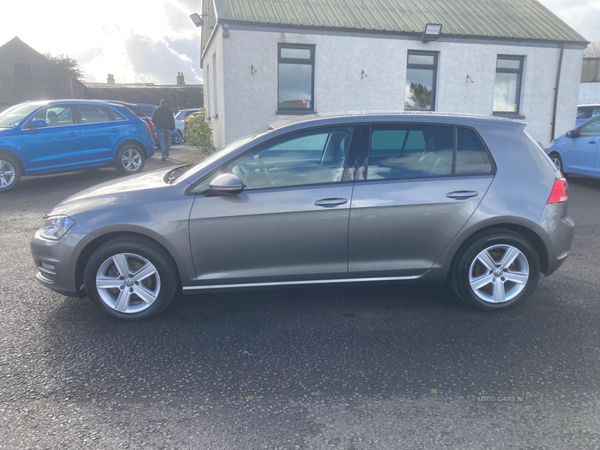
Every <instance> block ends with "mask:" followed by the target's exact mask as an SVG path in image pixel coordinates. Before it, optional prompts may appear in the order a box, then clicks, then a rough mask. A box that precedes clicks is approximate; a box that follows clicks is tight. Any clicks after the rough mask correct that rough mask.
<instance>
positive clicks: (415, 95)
mask: <svg viewBox="0 0 600 450" xmlns="http://www.w3.org/2000/svg"><path fill="white" fill-rule="evenodd" d="M410 101H411V102H412V105H411V107H412V108H411V109H420V110H427V111H428V110H430V109H431V106H432V103H433V90H430V89H427V86H423V85H422V84H421V83H418V84H417V83H410Z"/></svg>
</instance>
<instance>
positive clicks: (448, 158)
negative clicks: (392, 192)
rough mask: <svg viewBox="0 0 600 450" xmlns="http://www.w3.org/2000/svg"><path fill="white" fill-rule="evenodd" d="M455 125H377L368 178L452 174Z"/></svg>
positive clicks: (374, 131)
mask: <svg viewBox="0 0 600 450" xmlns="http://www.w3.org/2000/svg"><path fill="white" fill-rule="evenodd" d="M453 152H454V127H451V126H444V125H440V126H438V125H421V124H416V125H410V124H407V125H404V124H403V125H374V126H373V127H371V145H370V152H369V167H368V170H367V177H366V178H367V180H382V179H403V178H423V177H436V176H448V175H451V174H452V159H453Z"/></svg>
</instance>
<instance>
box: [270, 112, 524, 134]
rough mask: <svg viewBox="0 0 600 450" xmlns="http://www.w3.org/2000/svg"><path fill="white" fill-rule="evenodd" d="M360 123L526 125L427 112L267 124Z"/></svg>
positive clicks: (318, 117)
mask: <svg viewBox="0 0 600 450" xmlns="http://www.w3.org/2000/svg"><path fill="white" fill-rule="evenodd" d="M360 122H435V123H448V124H449V123H452V124H462V125H475V124H480V125H481V124H488V125H490V124H504V125H513V126H516V127H521V128H524V127H525V126H526V123H525V122H523V121H521V120H514V119H509V118H504V117H496V116H479V115H469V114H448V113H439V112H429V111H367V112H364V111H348V112H343V113H325V114H310V115H305V116H299V117H293V118H290V119H283V120H278V121H276V122H273V123H271V124H269V128H270V129H272V130H278V129H280V128H284V127H287V126H290V125H301V124H305V123H306V124H310V125H311V126H316V125H319V124H321V123H322V124H323V125H325V124H329V123H331V124H338V123H360Z"/></svg>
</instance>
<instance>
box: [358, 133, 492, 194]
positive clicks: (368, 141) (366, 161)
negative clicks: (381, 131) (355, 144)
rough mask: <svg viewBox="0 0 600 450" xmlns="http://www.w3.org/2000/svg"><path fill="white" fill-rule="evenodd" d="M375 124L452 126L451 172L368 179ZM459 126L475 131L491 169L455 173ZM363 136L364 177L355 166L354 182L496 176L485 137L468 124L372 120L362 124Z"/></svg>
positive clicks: (362, 158) (361, 157)
mask: <svg viewBox="0 0 600 450" xmlns="http://www.w3.org/2000/svg"><path fill="white" fill-rule="evenodd" d="M377 125H389V126H410V125H419V126H445V127H453V128H454V131H453V133H454V149H453V152H452V154H453V157H452V158H453V159H452V173H451V174H450V175H436V176H430V177H407V178H381V179H379V180H368V179H367V176H368V171H369V156H370V154H371V132H372V126H377ZM459 128H463V129H468V130H472V131H473V132H474V133H475V135H476V136H477V137H478V138H479V140H480V141H481V143H482V144H483V148H484V149H485V151H486V153H487V155H488V157H489V158H490V162H491V164H492V170H491V171H490V172H489V173H477V174H458V175H457V174H456V158H457V156H458V155H457V154H458V150H457V148H458V129H459ZM363 136H366V137H367V138H366V144H367V145H365V146H363V148H362V150H361V156H360V158H359V159H360V160H361V161H362V164H364V165H365V167H364V170H363V172H362V174H363V175H364V179H359V178H358V175H359V172H360V170H359V169H358V168H357V170H356V172H355V178H354V181H355V182H356V183H380V182H382V181H383V182H385V181H407V180H408V181H415V180H434V179H439V178H473V177H495V176H496V172H497V167H498V166H497V165H496V161H495V160H494V157H493V155H492V152H491V151H490V149H489V147H488V145H487V143H486V142H485V139H483V137H482V136H481V134H480V133H479V131H478V130H477V128H474V127H472V126H469V125H454V124H447V123H434V122H373V123H369V124H366V125H365V126H364V130H363Z"/></svg>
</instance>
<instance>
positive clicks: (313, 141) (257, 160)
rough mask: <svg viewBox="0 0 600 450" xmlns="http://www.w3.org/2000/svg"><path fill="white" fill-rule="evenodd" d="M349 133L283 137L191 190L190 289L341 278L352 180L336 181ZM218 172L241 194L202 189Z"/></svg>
mask: <svg viewBox="0 0 600 450" xmlns="http://www.w3.org/2000/svg"><path fill="white" fill-rule="evenodd" d="M352 134H353V127H351V126H340V127H329V128H321V129H317V130H313V131H309V132H297V133H295V134H292V135H287V136H286V137H283V138H279V139H277V140H275V141H271V142H269V143H267V144H264V145H261V146H259V147H258V148H256V149H253V150H251V151H250V152H248V153H246V154H244V155H242V156H240V157H238V158H237V159H236V160H234V161H233V162H230V163H229V164H227V165H225V166H223V167H222V168H220V169H219V170H218V171H216V172H215V173H213V174H211V175H210V176H209V177H208V178H207V179H205V180H203V181H202V182H201V183H200V184H199V185H198V186H196V188H195V189H194V192H196V193H197V196H196V198H195V200H194V205H193V207H192V211H191V216H190V242H191V248H192V252H193V259H194V265H195V269H196V274H197V280H198V283H199V284H200V285H203V286H219V285H224V284H229V285H231V284H240V285H243V284H252V283H267V284H268V283H282V284H286V283H289V282H301V281H302V280H304V281H306V280H319V279H344V278H346V277H347V272H348V267H347V243H348V218H349V213H350V203H351V201H352V187H353V181H352V179H349V180H348V181H343V179H344V167H345V165H346V164H347V162H348V161H349V159H350V158H349V157H348V154H349V149H350V141H351V138H352ZM356 145H358V143H357V144H356ZM221 173H233V174H235V175H237V176H238V177H239V178H240V180H241V181H242V182H243V183H244V185H245V189H244V192H242V193H241V194H238V195H231V196H214V195H211V192H210V190H208V185H209V183H210V181H211V180H213V179H214V178H215V177H216V176H218V175H219V174H221Z"/></svg>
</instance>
